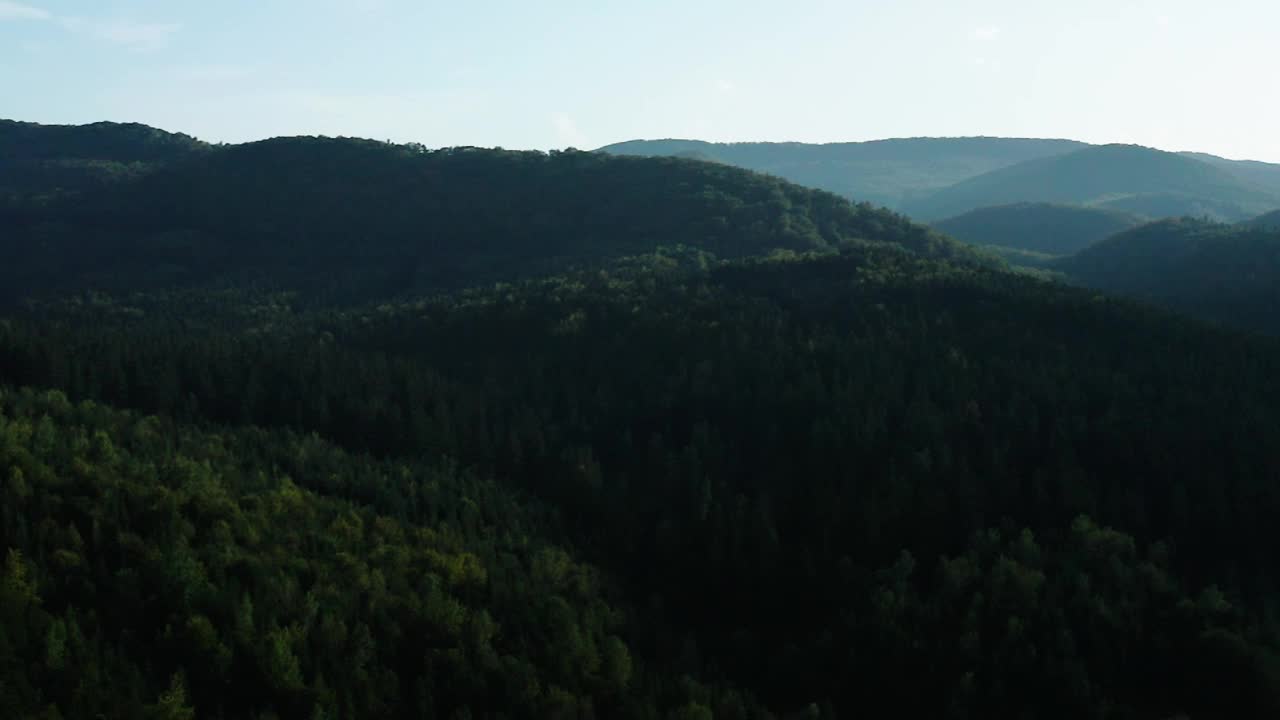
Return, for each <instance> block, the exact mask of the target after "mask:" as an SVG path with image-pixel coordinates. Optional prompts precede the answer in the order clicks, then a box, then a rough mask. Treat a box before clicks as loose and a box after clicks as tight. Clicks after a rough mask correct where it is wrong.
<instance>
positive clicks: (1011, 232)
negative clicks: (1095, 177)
mask: <svg viewBox="0 0 1280 720" xmlns="http://www.w3.org/2000/svg"><path fill="white" fill-rule="evenodd" d="M1141 223H1142V220H1141V218H1139V217H1137V216H1135V215H1129V214H1127V213H1122V212H1117V211H1114V210H1104V209H1100V208H1087V207H1079V206H1072V205H1053V204H1050V203H1018V204H1015V205H1004V206H1001V207H991V208H979V209H977V210H973V211H971V212H967V213H965V214H963V215H959V216H957V217H953V218H949V219H947V220H942V221H939V222H936V223H934V224H933V227H935V228H937V229H938V230H940V231H942V232H944V233H946V234H947V235H950V236H951V237H954V238H956V239H957V240H962V241H964V242H966V243H969V244H970V245H979V246H983V245H994V246H999V247H1002V248H1009V249H1013V250H1019V251H1025V252H1032V253H1040V254H1045V255H1070V254H1072V253H1075V252H1078V251H1080V250H1082V249H1084V248H1086V247H1088V246H1089V245H1092V244H1093V243H1095V242H1098V241H1099V240H1102V239H1104V238H1107V237H1110V236H1112V235H1114V234H1116V233H1118V232H1120V231H1122V230H1128V229H1129V228H1132V227H1134V226H1136V225H1139V224H1141Z"/></svg>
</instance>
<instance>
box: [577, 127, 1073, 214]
mask: <svg viewBox="0 0 1280 720" xmlns="http://www.w3.org/2000/svg"><path fill="white" fill-rule="evenodd" d="M1084 147H1086V145H1085V144H1084V143H1079V142H1075V141H1072V140H1027V139H1016V138H985V137H979V138H908V139H899V140H875V141H871V142H852V143H830V144H825V145H810V144H805V143H709V142H702V141H699V140H633V141H630V142H623V143H618V144H615V145H608V146H606V147H603V148H600V152H607V153H611V154H614V155H642V156H668V155H684V156H688V155H690V154H694V155H696V156H697V157H700V158H705V159H711V160H715V161H717V162H722V163H726V164H729V165H736V166H738V167H743V168H747V169H749V170H755V171H757V172H764V173H769V174H771V175H777V176H778V177H781V178H785V179H787V180H790V181H792V182H797V183H800V184H801V185H809V186H811V187H816V188H821V189H823V190H829V191H831V192H834V193H838V194H840V195H844V196H845V197H847V198H850V199H852V200H856V201H860V202H870V203H873V204H876V205H884V206H886V207H889V208H893V209H900V208H902V207H903V206H904V204H906V203H907V201H909V200H911V199H913V198H916V197H920V196H923V195H927V194H929V193H931V192H934V191H937V190H941V189H943V188H945V187H948V186H950V185H954V184H955V183H958V182H960V181H962V180H966V179H968V178H971V177H976V176H978V175H982V174H984V173H988V172H991V171H993V170H999V169H1000V168H1005V167H1009V166H1011V165H1017V164H1019V163H1022V162H1026V161H1028V160H1035V159H1038V158H1044V157H1050V156H1053V155H1061V154H1064V153H1069V152H1072V151H1074V150H1079V149H1081V148H1084Z"/></svg>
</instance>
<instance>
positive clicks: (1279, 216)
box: [1247, 210, 1280, 228]
mask: <svg viewBox="0 0 1280 720" xmlns="http://www.w3.org/2000/svg"><path fill="white" fill-rule="evenodd" d="M1247 224H1248V225H1251V226H1253V227H1256V228H1280V210H1276V211H1275V212H1269V213H1267V214H1266V215H1260V216H1258V217H1256V218H1254V219H1252V220H1250V221H1249V222H1248V223H1247Z"/></svg>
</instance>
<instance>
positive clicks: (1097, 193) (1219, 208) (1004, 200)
mask: <svg viewBox="0 0 1280 720" xmlns="http://www.w3.org/2000/svg"><path fill="white" fill-rule="evenodd" d="M601 151H603V152H608V153H614V154H626V155H676V154H681V153H690V152H696V153H698V155H699V156H702V157H706V158H710V159H714V160H716V161H719V162H724V163H729V164H733V165H738V166H740V167H746V168H749V169H752V170H757V171H761V172H767V173H771V174H774V175H778V176H780V177H783V178H786V179H789V180H792V181H794V182H798V183H801V184H805V185H811V186H813V187H818V188H822V189H825V190H830V191H832V192H836V193H839V194H841V195H844V196H846V197H849V198H851V199H854V200H859V201H866V202H871V203H876V204H882V205H885V206H887V207H889V208H892V209H895V210H898V211H901V212H904V213H906V214H908V215H910V216H912V217H914V218H917V219H921V220H939V219H942V218H947V217H951V216H955V215H960V214H963V213H966V212H969V211H971V210H975V209H978V208H983V207H992V206H1000V205H1009V204H1013V203H1026V202H1030V203H1046V202H1047V203H1057V204H1075V205H1082V206H1091V207H1101V208H1108V209H1114V210H1122V211H1125V212H1129V213H1133V214H1138V215H1145V216H1149V217H1153V218H1161V217H1177V216H1183V215H1191V216H1208V217H1211V218H1214V219H1219V220H1224V221H1240V220H1244V219H1246V218H1250V217H1253V216H1256V215H1258V214H1259V213H1262V212H1265V211H1267V210H1271V209H1274V208H1276V207H1280V165H1273V164H1269V163H1261V162H1253V161H1234V160H1227V159H1225V158H1220V157H1216V156H1213V155H1206V154H1203V153H1169V152H1163V151H1160V150H1153V149H1151V148H1144V147H1139V146H1133V145H1102V146H1093V145H1087V144H1085V143H1080V142H1075V141H1070V140H1028V139H1005V138H955V139H948V138H918V139H905V140H882V141H875V142H867V143H839V144H830V145H806V144H802V143H731V144H716V143H704V142H698V141H688V140H655V141H631V142H625V143H619V144H616V145H609V146H606V147H604V148H601Z"/></svg>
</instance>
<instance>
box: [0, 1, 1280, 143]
mask: <svg viewBox="0 0 1280 720" xmlns="http://www.w3.org/2000/svg"><path fill="white" fill-rule="evenodd" d="M1278 27H1280V2H1278V1H1277V0H1215V1H1214V2H1211V3H1210V2H1204V1H1203V0H1072V1H1071V2H1064V1H1062V0H972V1H968V0H876V1H875V2H871V1H868V0H843V1H832V2H827V1H823V0H786V1H775V2H758V1H756V0H645V1H643V2H641V1H639V0H631V1H629V2H617V1H615V0H593V1H587V0H452V1H450V2H440V1H438V0H305V1H304V0H20V1H19V0H0V117H2V118H9V119H16V120H27V121H34V122H42V123H77V124H78V123H87V122H95V121H99V120H112V121H120V122H142V123H146V124H148V125H153V126H156V127H161V128H164V129H166V130H172V131H176V132H185V133H188V134H191V135H195V136H197V137H200V138H202V139H205V140H209V141H212V142H243V141H248V140H256V139H261V138H266V137H272V136H277V135H332V136H339V135H345V136H359V137H371V138H375V139H379V140H393V141H397V142H408V141H413V142H420V143H423V144H425V145H428V146H431V147H443V146H453V145H480V146H500V147H506V148H543V149H546V148H556V147H568V146H572V147H578V148H582V149H589V148H595V147H599V146H601V145H605V144H608V143H612V142H617V141H621V140H628V139H635V138H669V137H677V138H696V139H702V140H712V141H750V140H771V141H802V142H840V141H857V140H871V139H878V138H887V137H916V136H948V137H952V136H966V135H988V136H1016V137H1063V138H1073V139H1077V140H1084V141H1088V142H1098V143H1102V142H1126V143H1137V144H1142V145H1148V146H1151V147H1158V148H1162V149H1166V150H1198V151H1202V152H1211V153H1214V154H1217V155H1222V156H1225V157H1231V158H1251V159H1256V160H1267V161H1272V162H1280V132H1276V130H1275V127H1276V125H1275V123H1276V118H1277V117H1280V93H1277V92H1276V91H1275V87H1276V83H1277V79H1276V76H1277V75H1278V74H1280V73H1278V72H1277V71H1278V70H1280V46H1277V45H1275V44H1274V43H1275V29H1276V28H1278Z"/></svg>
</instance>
